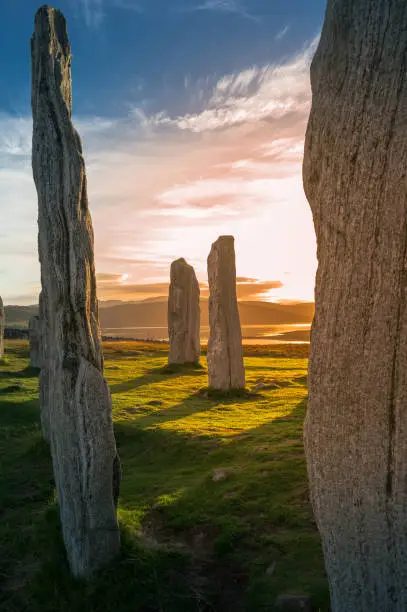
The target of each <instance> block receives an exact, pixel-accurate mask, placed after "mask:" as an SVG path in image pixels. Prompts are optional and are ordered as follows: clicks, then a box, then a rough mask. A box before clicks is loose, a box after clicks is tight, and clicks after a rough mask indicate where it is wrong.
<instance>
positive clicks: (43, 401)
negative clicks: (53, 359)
mask: <svg viewBox="0 0 407 612" xmlns="http://www.w3.org/2000/svg"><path fill="white" fill-rule="evenodd" d="M46 306H47V304H46V300H45V299H44V292H43V291H41V292H40V298H39V308H38V311H39V319H40V330H41V346H40V349H41V372H40V376H39V395H40V410H41V430H42V435H43V438H44V440H46V441H47V442H50V441H51V432H50V427H51V425H50V418H49V417H50V415H49V401H48V397H49V395H48V394H49V384H50V381H49V377H50V365H52V364H50V362H49V357H48V352H47V346H48V338H49V337H50V332H49V328H48V320H49V319H48V316H47V309H46Z"/></svg>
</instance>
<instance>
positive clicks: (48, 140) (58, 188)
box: [31, 6, 120, 577]
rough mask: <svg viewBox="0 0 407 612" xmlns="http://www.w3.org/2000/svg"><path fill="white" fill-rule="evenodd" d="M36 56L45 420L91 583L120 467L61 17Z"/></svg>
mask: <svg viewBox="0 0 407 612" xmlns="http://www.w3.org/2000/svg"><path fill="white" fill-rule="evenodd" d="M31 56H32V99H31V103H32V111H33V119H34V131H33V147H32V150H33V154H32V166H33V174H34V180H35V184H36V188H37V193H38V210H39V214H38V226H39V238H38V243H39V258H40V264H41V283H42V298H41V299H42V300H43V305H42V308H41V310H42V312H41V316H45V320H44V328H43V329H44V335H45V336H46V337H45V340H44V342H45V347H46V352H45V359H46V363H45V368H44V375H45V376H46V377H47V380H49V381H50V384H49V387H48V389H47V393H46V396H47V402H48V405H47V411H46V415H47V416H46V418H47V420H48V426H49V439H50V445H51V454H52V461H53V468H54V477H55V482H56V488H57V495H58V501H59V508H60V516H61V524H62V533H63V538H64V542H65V547H66V550H67V555H68V561H69V564H70V567H71V571H72V573H73V574H74V575H75V576H78V577H80V576H82V577H86V576H89V575H90V574H91V573H92V572H93V571H94V570H96V569H98V568H99V567H101V566H102V565H104V564H105V563H106V562H107V561H109V560H110V559H112V558H113V557H114V556H115V555H116V554H117V553H118V551H119V546H120V535H119V529H118V523H117V517H116V508H115V501H116V500H117V494H118V483H119V469H120V463H119V460H118V456H117V452H116V444H115V439H114V434H113V424H112V413H111V398H110V393H109V389H108V387H107V384H106V382H105V380H104V378H103V354H102V346H101V336H100V328H99V314H98V305H97V297H96V282H95V268H94V256H93V230H92V222H91V217H90V214H89V210H88V199H87V193H86V175H85V165H84V160H83V157H82V146H81V141H80V138H79V136H78V134H77V132H76V131H75V129H74V127H73V125H72V121H71V70H70V64H71V53H70V45H69V40H68V35H67V30H66V23H65V19H64V17H63V15H62V14H61V13H60V12H59V11H58V10H54V9H53V8H51V7H48V6H43V7H41V8H40V9H39V10H38V12H37V14H36V16H35V25H34V34H33V37H32V40H31ZM43 382H44V378H43V376H41V380H40V384H41V385H42V384H43ZM41 397H42V395H41Z"/></svg>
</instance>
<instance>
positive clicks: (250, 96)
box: [0, 0, 325, 304]
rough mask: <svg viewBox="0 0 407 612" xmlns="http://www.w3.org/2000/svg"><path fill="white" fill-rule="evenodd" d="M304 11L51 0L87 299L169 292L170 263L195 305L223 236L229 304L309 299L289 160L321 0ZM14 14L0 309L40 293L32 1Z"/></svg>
mask: <svg viewBox="0 0 407 612" xmlns="http://www.w3.org/2000/svg"><path fill="white" fill-rule="evenodd" d="M271 4H272V6H270V5H271ZM304 4H305V3H304V2H303V1H302V0H292V2H290V3H287V2H283V0H276V2H273V3H270V2H269V1H268V0H252V1H249V0H247V1H246V2H243V0H242V1H240V0H197V1H196V2H195V1H192V0H177V1H175V2H173V3H168V2H165V1H164V0H149V2H146V1H145V0H144V1H143V0H139V1H138V2H136V1H134V2H133V0H126V1H123V0H61V2H59V4H58V8H60V9H61V10H62V11H63V13H64V15H65V17H66V19H67V23H68V31H69V35H70V39H71V44H72V49H73V59H72V81H73V109H74V110H73V120H74V125H75V127H76V129H77V131H78V133H79V135H80V137H81V140H82V144H83V149H84V158H85V164H86V171H87V179H88V193H89V206H90V211H91V214H92V221H93V228H94V235H95V259H96V272H97V281H98V297H99V299H100V300H123V301H125V300H128V301H136V300H142V299H148V298H155V297H159V296H164V295H166V294H167V291H168V283H169V272H170V265H171V262H172V261H173V260H174V259H177V258H179V257H184V258H185V259H186V260H187V261H188V262H189V263H190V264H191V265H193V266H194V268H195V271H196V274H197V278H198V280H199V282H200V285H201V295H202V296H203V297H205V295H206V293H207V272H206V259H207V256H208V254H209V251H210V248H211V245H212V243H213V242H214V241H215V240H216V239H217V238H218V237H219V236H220V235H225V234H226V235H233V236H234V238H235V251H236V273H237V294H238V299H240V300H248V301H250V300H262V301H264V300H265V301H313V299H314V279H315V271H316V265H317V261H316V245H315V234H314V227H313V221H312V215H311V211H310V208H309V205H308V202H307V200H306V198H305V195H304V191H303V186H302V171H301V167H302V156H303V147H304V136H305V129H306V123H307V119H308V114H309V111H310V103H311V91H310V83H309V67H310V62H311V60H312V57H313V54H314V51H315V49H316V45H317V41H318V36H319V32H320V28H321V23H322V19H323V9H324V5H325V3H324V1H323V0H317V1H316V2H313V3H312V4H313V7H312V8H310V7H305V6H304ZM21 5H22V3H21V2H20V1H17V2H15V3H12V6H7V7H6V8H5V10H4V18H5V22H6V24H5V26H6V27H4V32H5V41H4V45H5V48H8V49H9V53H8V54H7V57H4V55H3V57H2V59H0V61H1V62H2V66H1V70H0V197H1V201H2V203H3V204H2V206H3V208H2V210H3V214H2V227H1V229H0V251H1V253H0V256H1V264H0V295H2V297H3V300H4V302H5V304H32V303H35V302H37V300H38V295H39V291H40V272H39V263H38V253H37V232H38V228H37V196H36V191H35V186H34V182H33V178H32V170H31V136H32V121H31V110H30V98H29V96H30V69H29V40H30V36H31V34H32V29H33V22H32V17H33V14H34V12H35V10H36V9H37V8H38V6H37V2H33V1H32V0H28V2H25V3H24V11H21ZM17 16H18V18H17ZM7 23H9V24H10V27H9V28H8V27H7ZM12 26H13V27H12ZM16 75H18V77H17V76H16ZM17 236H18V238H16V237H17Z"/></svg>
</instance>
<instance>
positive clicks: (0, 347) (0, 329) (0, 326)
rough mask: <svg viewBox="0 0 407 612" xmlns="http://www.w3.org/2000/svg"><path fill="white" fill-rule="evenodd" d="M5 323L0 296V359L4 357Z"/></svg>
mask: <svg viewBox="0 0 407 612" xmlns="http://www.w3.org/2000/svg"><path fill="white" fill-rule="evenodd" d="M5 325H6V318H5V316H4V306H3V300H2V299H1V297H0V359H3V357H4V328H5Z"/></svg>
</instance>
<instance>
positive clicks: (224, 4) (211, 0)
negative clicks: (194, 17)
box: [186, 0, 258, 21]
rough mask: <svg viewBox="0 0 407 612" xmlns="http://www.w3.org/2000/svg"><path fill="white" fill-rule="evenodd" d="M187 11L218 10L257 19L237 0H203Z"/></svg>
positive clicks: (253, 19)
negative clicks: (203, 0)
mask: <svg viewBox="0 0 407 612" xmlns="http://www.w3.org/2000/svg"><path fill="white" fill-rule="evenodd" d="M186 10H187V11H189V12H192V11H220V12H223V13H234V14H236V15H240V17H244V18H245V19H250V20H252V21H258V18H257V17H256V16H254V15H252V14H251V13H249V12H248V10H247V9H246V7H245V6H244V5H243V4H242V3H241V2H239V0H205V2H203V3H202V4H198V5H197V6H194V7H192V8H188V9H186Z"/></svg>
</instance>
